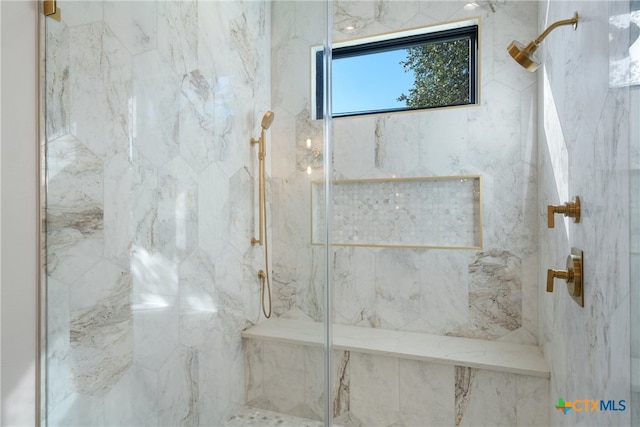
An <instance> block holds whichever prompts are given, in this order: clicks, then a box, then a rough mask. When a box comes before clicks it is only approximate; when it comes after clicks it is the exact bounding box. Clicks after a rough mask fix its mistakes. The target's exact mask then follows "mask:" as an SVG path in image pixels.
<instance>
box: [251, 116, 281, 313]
mask: <svg viewBox="0 0 640 427" xmlns="http://www.w3.org/2000/svg"><path fill="white" fill-rule="evenodd" d="M274 118H275V115H274V114H273V111H267V112H266V113H265V114H264V116H263V117H262V123H261V127H262V129H261V131H260V138H251V145H252V146H253V145H256V144H258V175H259V177H258V199H259V201H258V205H259V206H258V222H259V223H260V224H259V227H258V228H259V235H258V238H257V239H256V238H255V237H252V238H251V245H252V246H255V245H256V244H257V245H260V246H263V245H264V263H265V270H266V272H265V271H264V270H259V271H258V279H259V280H260V286H261V291H260V299H261V305H262V313H263V314H264V317H266V318H269V317H271V280H270V278H269V242H268V239H267V198H266V177H265V170H264V169H265V168H264V159H265V157H266V156H267V151H266V135H265V133H266V130H267V129H269V127H270V126H271V123H273V119H274ZM265 291H266V292H265ZM265 293H266V294H267V296H268V300H269V310H267V309H266V307H265Z"/></svg>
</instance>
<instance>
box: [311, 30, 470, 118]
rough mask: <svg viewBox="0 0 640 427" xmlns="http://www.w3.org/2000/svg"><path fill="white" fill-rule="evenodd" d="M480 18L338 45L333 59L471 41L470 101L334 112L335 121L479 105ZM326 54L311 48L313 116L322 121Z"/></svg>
mask: <svg viewBox="0 0 640 427" xmlns="http://www.w3.org/2000/svg"><path fill="white" fill-rule="evenodd" d="M479 33H480V20H479V18H471V19H465V20H463V21H455V22H449V23H444V24H437V25H431V26H427V27H420V28H414V29H410V30H404V31H398V32H393V33H386V34H380V35H376V36H371V37H365V38H358V39H353V40H346V41H343V42H337V43H334V44H333V45H332V51H331V55H332V59H340V58H348V57H353V56H361V55H367V54H374V53H379V52H385V51H390V50H397V49H406V48H410V47H415V46H420V45H424V44H428V43H442V42H447V41H455V40H461V39H469V41H470V49H469V71H470V73H469V102H468V103H467V102H465V103H460V104H447V105H435V106H427V107H407V106H404V107H397V108H387V109H376V110H366V111H357V112H345V113H338V114H336V113H333V114H332V117H333V118H340V117H353V116H364V115H370V114H388V113H396V112H411V111H420V110H430V109H435V108H447V107H454V106H465V105H478V103H479V98H480V96H479V86H480V82H479V81H480V75H479V68H480V67H479V57H480V52H479V50H480V47H479V42H478V39H479V37H480V34H479ZM323 60H324V51H323V47H322V46H313V47H312V48H311V62H312V66H311V82H312V90H311V110H312V111H311V114H312V116H311V117H312V118H313V119H317V120H319V119H322V118H323V101H324V100H323V96H324V95H323V94H324V92H323V91H324V68H323Z"/></svg>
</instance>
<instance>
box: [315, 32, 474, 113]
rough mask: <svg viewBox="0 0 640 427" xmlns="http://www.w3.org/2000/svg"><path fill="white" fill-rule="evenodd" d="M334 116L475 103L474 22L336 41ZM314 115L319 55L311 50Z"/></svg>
mask: <svg viewBox="0 0 640 427" xmlns="http://www.w3.org/2000/svg"><path fill="white" fill-rule="evenodd" d="M332 49H333V50H332V56H333V60H332V64H331V67H332V79H333V81H332V112H333V117H344V116H355V115H363V114H373V113H387V112H395V111H407V110H420V109H425V108H437V107H447V106H454V105H467V104H476V103H477V102H478V65H477V62H478V60H477V58H478V21H477V20H467V21H460V22H454V23H449V24H444V25H438V26H432V27H425V28H420V29H415V30H409V31H403V32H399V33H393V34H386V35H383V36H375V37H369V38H366V39H358V40H356V41H347V42H342V43H336V44H334V45H333V48H332ZM312 55H313V61H314V66H313V67H312V69H313V71H314V73H313V74H315V75H314V76H313V80H312V81H314V82H315V91H314V93H313V95H314V102H313V105H312V108H313V117H314V118H316V119H320V118H322V115H323V114H322V113H323V111H322V105H323V97H322V94H323V69H322V60H323V51H322V47H314V48H313V49H312Z"/></svg>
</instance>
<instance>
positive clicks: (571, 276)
mask: <svg viewBox="0 0 640 427" xmlns="http://www.w3.org/2000/svg"><path fill="white" fill-rule="evenodd" d="M582 272H583V254H582V251H581V250H579V249H576V248H572V249H571V255H569V256H567V269H566V270H553V269H548V270H547V292H553V280H554V279H564V280H565V281H566V282H567V291H568V292H569V295H571V298H573V300H574V301H575V302H576V303H577V304H578V305H579V306H580V307H584V292H583V285H584V278H583V273H582Z"/></svg>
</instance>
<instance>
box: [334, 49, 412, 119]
mask: <svg viewBox="0 0 640 427" xmlns="http://www.w3.org/2000/svg"><path fill="white" fill-rule="evenodd" d="M406 58H407V50H406V49H396V50H391V51H386V52H378V53H375V54H367V55H359V56H351V57H346V58H338V59H336V58H334V59H333V61H332V64H331V67H332V78H333V82H332V84H333V94H332V95H333V105H332V109H333V114H338V115H339V114H342V113H352V112H360V111H371V110H387V109H393V108H400V107H405V103H404V102H398V101H397V100H396V99H397V98H398V97H399V96H400V95H401V94H402V93H405V94H408V91H409V88H411V87H413V82H414V74H413V72H409V73H405V72H404V68H403V67H402V65H400V61H403V60H405V59H406Z"/></svg>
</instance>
